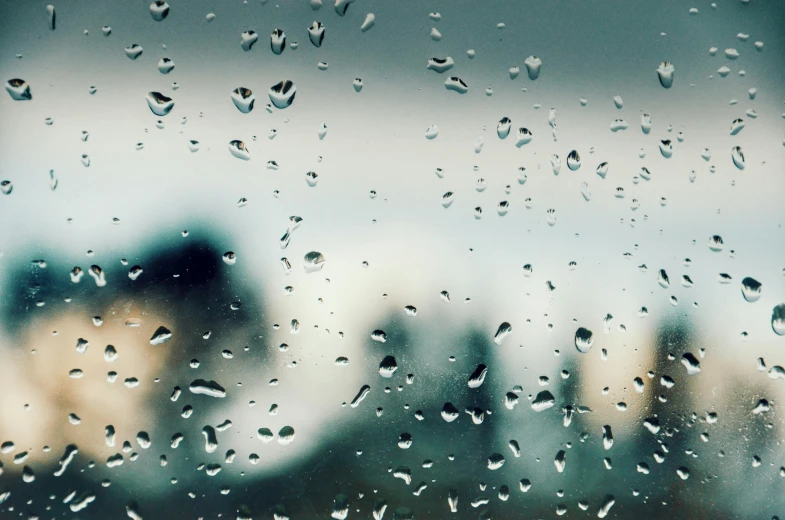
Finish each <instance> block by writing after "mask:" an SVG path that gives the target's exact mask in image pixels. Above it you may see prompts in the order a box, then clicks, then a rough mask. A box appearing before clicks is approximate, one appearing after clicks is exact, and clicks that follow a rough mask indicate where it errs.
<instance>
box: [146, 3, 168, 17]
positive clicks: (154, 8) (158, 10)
mask: <svg viewBox="0 0 785 520" xmlns="http://www.w3.org/2000/svg"><path fill="white" fill-rule="evenodd" d="M150 15H151V16H152V17H153V20H155V21H156V22H161V21H163V19H164V18H166V17H167V16H168V15H169V4H167V3H166V2H165V1H164V0H155V1H154V2H153V3H152V4H150Z"/></svg>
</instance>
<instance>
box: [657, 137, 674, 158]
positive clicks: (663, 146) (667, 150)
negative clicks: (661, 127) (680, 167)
mask: <svg viewBox="0 0 785 520" xmlns="http://www.w3.org/2000/svg"><path fill="white" fill-rule="evenodd" d="M660 153H661V154H662V156H663V157H665V158H666V159H670V158H671V156H672V155H673V144H671V141H670V139H663V140H662V141H660Z"/></svg>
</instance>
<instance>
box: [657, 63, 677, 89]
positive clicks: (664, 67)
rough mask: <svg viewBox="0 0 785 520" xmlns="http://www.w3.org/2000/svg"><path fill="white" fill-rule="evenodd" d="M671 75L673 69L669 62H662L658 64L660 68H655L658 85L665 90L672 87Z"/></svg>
mask: <svg viewBox="0 0 785 520" xmlns="http://www.w3.org/2000/svg"><path fill="white" fill-rule="evenodd" d="M673 73H674V68H673V65H672V64H671V63H670V62H667V61H663V62H662V63H660V66H659V67H657V76H658V77H659V78H660V85H662V86H663V87H665V88H671V87H672V86H673Z"/></svg>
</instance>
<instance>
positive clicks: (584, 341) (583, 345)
mask: <svg viewBox="0 0 785 520" xmlns="http://www.w3.org/2000/svg"><path fill="white" fill-rule="evenodd" d="M593 344H594V339H593V337H592V332H591V331H590V330H589V329H587V328H584V327H580V328H578V330H576V331H575V348H577V349H578V352H580V353H581V354H586V353H587V352H589V351H590V350H591V347H592V345H593Z"/></svg>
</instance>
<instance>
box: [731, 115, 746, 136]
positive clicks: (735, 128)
mask: <svg viewBox="0 0 785 520" xmlns="http://www.w3.org/2000/svg"><path fill="white" fill-rule="evenodd" d="M743 128H744V120H743V119H741V118H738V119H734V120H733V123H731V125H730V135H736V134H738V133H739V132H741V131H742V129H743Z"/></svg>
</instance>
